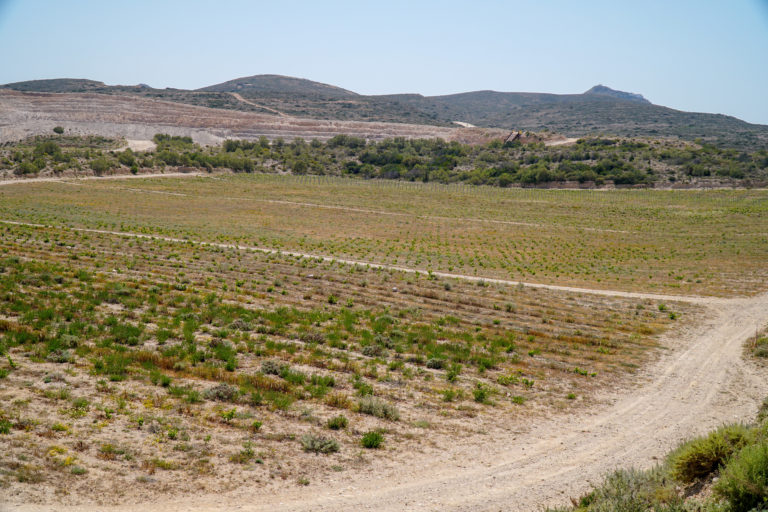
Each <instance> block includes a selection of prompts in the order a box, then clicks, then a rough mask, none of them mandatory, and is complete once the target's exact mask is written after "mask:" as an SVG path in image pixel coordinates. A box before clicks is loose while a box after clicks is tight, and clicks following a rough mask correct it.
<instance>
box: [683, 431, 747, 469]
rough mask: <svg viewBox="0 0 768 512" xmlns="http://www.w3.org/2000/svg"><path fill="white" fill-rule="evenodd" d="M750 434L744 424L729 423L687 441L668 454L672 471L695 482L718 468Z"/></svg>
mask: <svg viewBox="0 0 768 512" xmlns="http://www.w3.org/2000/svg"><path fill="white" fill-rule="evenodd" d="M749 438H750V432H749V429H748V428H747V427H745V426H744V425H738V424H736V425H727V426H724V427H720V428H719V429H717V430H715V431H714V432H711V433H710V434H709V435H707V436H705V437H698V438H695V439H692V440H690V441H687V442H685V443H683V444H682V445H681V446H680V447H679V448H677V449H676V450H675V451H674V452H672V453H671V454H670V456H669V458H668V462H669V466H670V475H671V476H672V478H674V479H675V480H678V481H680V482H684V483H691V482H694V481H696V480H699V479H702V478H705V477H707V476H709V475H710V474H712V473H714V472H715V471H717V469H718V468H719V467H721V466H723V465H725V463H726V462H727V461H728V459H729V458H730V456H731V455H732V454H733V453H734V452H736V451H738V450H739V449H740V448H742V447H743V446H744V445H745V444H746V443H747V442H748V441H749Z"/></svg>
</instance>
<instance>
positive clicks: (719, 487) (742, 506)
mask: <svg viewBox="0 0 768 512" xmlns="http://www.w3.org/2000/svg"><path fill="white" fill-rule="evenodd" d="M714 490H715V492H716V493H717V494H718V495H719V496H721V497H723V498H725V499H726V500H727V501H728V504H729V505H730V509H731V511H732V512H748V511H750V510H765V509H766V507H768V441H765V440H763V441H761V442H759V443H757V444H752V445H749V446H746V447H744V448H743V449H742V450H741V451H739V452H738V453H737V454H736V455H734V456H733V458H732V459H731V461H730V462H729V463H728V465H727V466H726V467H725V469H723V471H722V472H721V473H720V479H719V480H718V481H717V482H716V483H715V486H714Z"/></svg>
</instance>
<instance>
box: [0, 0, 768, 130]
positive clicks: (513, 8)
mask: <svg viewBox="0 0 768 512" xmlns="http://www.w3.org/2000/svg"><path fill="white" fill-rule="evenodd" d="M0 45H2V46H3V47H4V48H8V49H10V50H8V51H7V52H6V54H5V55H4V56H3V57H4V58H3V60H4V65H3V66H2V67H1V68H0V83H11V82H18V81H26V80H38V79H51V78H86V79H91V80H97V81H102V82H105V83H107V84H110V85H116V84H121V85H135V84H138V83H145V84H148V85H151V86H152V87H157V88H165V87H172V88H179V89H196V88H200V87H205V86H208V85H213V84H216V83H220V82H224V81H227V80H232V79H235V78H239V77H243V76H251V75H258V74H277V75H285V76H294V77H297V78H306V79H309V80H313V81H317V82H322V83H327V84H331V85H335V86H338V87H342V88H344V89H349V90H351V91H354V92H357V93H360V94H398V93H418V94H423V95H425V96H434V95H444V94H455V93H462V92H468V91H475V90H496V91H503V92H542V93H554V94H578V93H582V92H584V91H586V90H587V89H589V88H590V87H592V86H594V85H597V84H603V85H606V86H608V87H611V88H613V89H617V90H622V91H628V92H634V93H639V94H642V95H643V96H644V97H645V98H647V99H648V100H649V101H651V102H652V103H655V104H658V105H664V106H667V107H670V108H674V109H678V110H684V111H693V112H711V113H720V114H726V115H731V116H735V117H738V118H740V119H743V120H745V121H748V122H752V123H760V124H768V101H766V99H765V90H767V89H768V67H766V66H764V60H765V59H764V56H765V55H768V0H739V1H736V2H731V3H728V4H718V5H709V4H706V5H702V4H701V3H699V2H693V1H689V0H685V1H681V2H676V3H675V4H674V5H668V4H666V3H664V2H660V1H653V2H648V3H645V4H643V5H616V4H615V3H611V2H607V1H595V2H590V3H589V4H587V5H581V4H578V5H577V4H573V3H570V2H566V1H553V2H549V3H547V4H546V6H544V5H541V4H537V5H529V4H525V3H520V2H480V3H477V4H474V6H473V7H472V8H468V7H466V6H464V5H463V4H461V3H459V2H441V3H435V2H425V3H420V4H418V5H412V4H410V3H406V2H392V3H389V4H387V5H380V4H376V5H359V4H356V3H354V2H342V1H336V2H326V3H323V4H315V3H301V2H300V3H297V4H292V5H291V6H281V5H273V4H257V3H250V2H242V1H232V2H219V3H217V4H209V3H206V2H178V1H168V2H163V3H161V4H153V3H151V2H146V1H137V2H133V3H130V4H117V3H114V4H113V3H100V2H94V1H91V0H87V1H86V0H84V1H80V2H76V3H62V2H52V1H49V0H43V1H39V2H21V1H18V0H0Z"/></svg>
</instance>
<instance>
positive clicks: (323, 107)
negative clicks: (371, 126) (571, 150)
mask: <svg viewBox="0 0 768 512" xmlns="http://www.w3.org/2000/svg"><path fill="white" fill-rule="evenodd" d="M0 88H9V89H14V90H17V91H23V92H95V93H102V94H127V95H138V96H143V97H148V98H155V99H163V100H167V101H174V102H178V103H186V104H191V105H199V106H206V107H212V108H219V109H226V110H241V111H246V112H257V113H265V114H274V112H275V111H277V112H281V113H283V114H284V115H287V116H293V117H305V118H311V119H327V120H344V121H377V122H397V123H407V124H425V125H434V126H451V125H453V123H454V122H456V121H459V122H462V123H469V124H472V125H475V126H479V127H486V128H503V129H506V130H529V131H542V130H550V131H555V132H559V133H562V134H564V135H566V136H569V137H581V136H587V135H615V136H627V137H665V138H668V137H671V138H677V139H681V140H687V141H701V142H706V143H712V144H716V145H719V146H722V147H730V148H735V149H761V148H765V147H768V126H766V125H760V124H752V123H748V122H746V121H743V120H740V119H738V118H735V117H733V116H727V115H724V114H710V113H699V112H685V111H680V110H676V109H672V108H669V107H665V106H661V105H655V104H653V103H651V102H650V101H648V100H647V99H646V98H644V97H643V96H642V95H641V94H638V93H634V92H625V91H618V90H615V89H611V88H610V87H607V86H605V85H602V84H598V85H596V86H594V87H592V88H590V89H589V90H587V91H585V92H583V93H580V94H579V93H576V94H552V93H536V92H499V91H492V90H481V91H469V92H461V93H455V94H446V95H439V96H424V95H421V94H412V93H409V94H385V95H362V94H358V93H356V92H354V91H350V90H347V89H343V88H340V87H336V86H334V85H329V84H324V83H321V82H314V81H312V80H307V79H303V78H295V77H289V76H283V75H253V76H248V77H241V78H236V79H233V80H229V81H226V82H221V83H218V84H213V85H210V86H207V87H203V88H200V89H196V90H185V89H173V88H166V89H156V88H152V87H148V86H146V85H144V84H140V85H132V86H129V85H106V84H104V83H103V82H97V81H94V80H87V79H69V78H65V79H51V80H32V81H26V82H15V83H10V84H5V85H2V86H0Z"/></svg>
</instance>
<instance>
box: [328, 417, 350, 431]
mask: <svg viewBox="0 0 768 512" xmlns="http://www.w3.org/2000/svg"><path fill="white" fill-rule="evenodd" d="M347 425H349V420H348V419H347V417H346V416H344V415H343V414H339V415H338V416H334V417H333V418H330V419H329V420H328V422H327V423H326V426H327V427H328V428H330V429H331V430H341V429H343V428H347Z"/></svg>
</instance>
